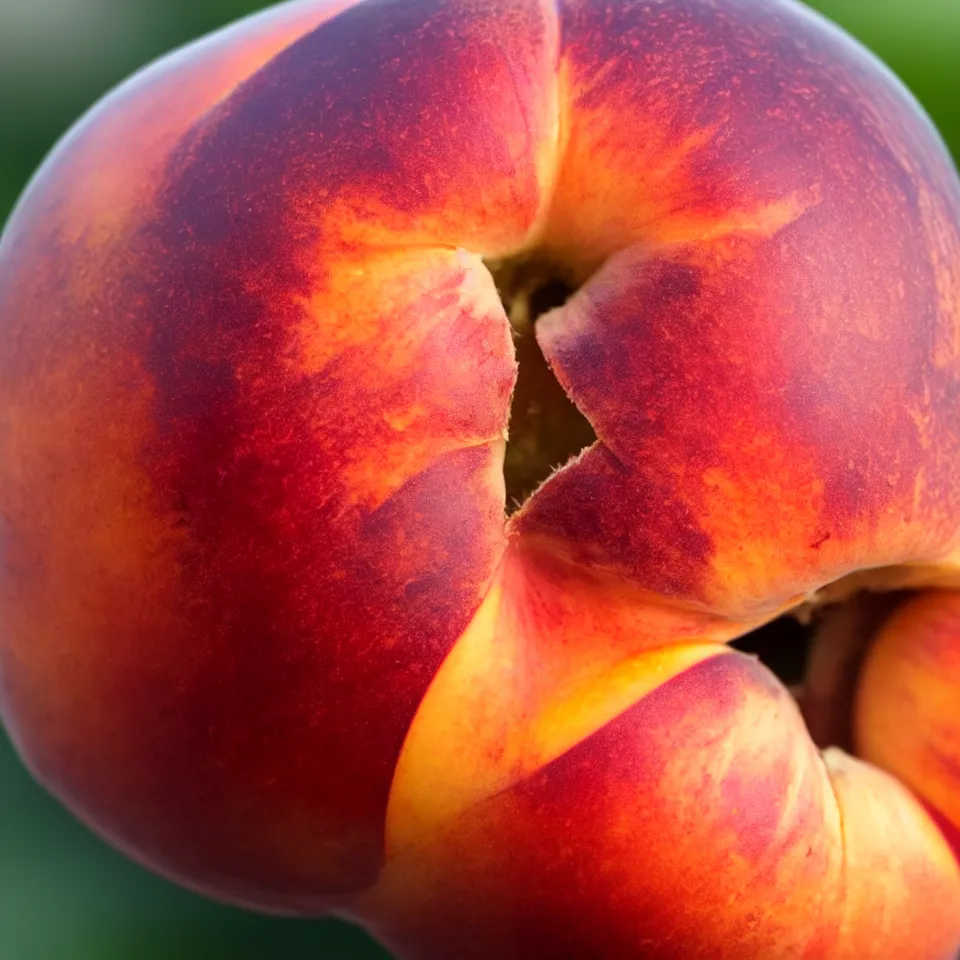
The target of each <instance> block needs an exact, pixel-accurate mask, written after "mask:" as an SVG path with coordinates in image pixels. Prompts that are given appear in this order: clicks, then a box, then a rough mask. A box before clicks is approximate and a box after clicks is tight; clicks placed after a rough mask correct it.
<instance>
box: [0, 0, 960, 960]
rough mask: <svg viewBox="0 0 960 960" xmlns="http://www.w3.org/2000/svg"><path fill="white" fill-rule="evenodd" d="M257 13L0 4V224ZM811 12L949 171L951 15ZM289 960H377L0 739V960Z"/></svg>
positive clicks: (958, 42)
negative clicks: (84, 131) (133, 834)
mask: <svg viewBox="0 0 960 960" xmlns="http://www.w3.org/2000/svg"><path fill="white" fill-rule="evenodd" d="M265 5H266V4H264V3H262V2H257V0H0V222H2V221H4V220H6V217H7V214H8V213H9V211H10V209H11V208H12V206H13V204H14V202H15V201H16V198H17V196H18V194H19V193H20V191H21V190H22V189H23V186H24V185H25V183H26V181H27V179H28V178H29V176H30V174H31V173H32V172H33V170H34V169H35V168H36V166H37V165H38V164H39V162H40V161H41V160H42V158H43V156H44V155H45V154H46V153H47V151H48V150H49V149H50V148H51V146H52V145H53V144H54V142H55V141H56V139H57V138H58V137H59V136H60V134H61V133H62V132H63V131H64V130H65V129H66V128H67V127H68V126H69V125H70V123H71V122H72V121H73V120H74V119H75V118H76V117H77V116H79V115H80V114H81V113H82V112H83V111H84V110H85V109H86V108H87V107H88V106H90V105H91V104H92V103H93V102H94V101H95V100H96V99H97V98H98V97H99V96H100V95H101V94H103V93H104V92H105V91H106V90H108V89H109V88H110V87H111V86H113V85H114V84H115V83H117V82H118V81H119V80H121V79H122V78H123V77H124V76H126V75H127V74H129V73H130V72H131V71H133V70H134V69H136V68H137V67H139V66H140V65H141V64H143V63H145V62H147V61H149V60H151V59H153V58H154V57H156V56H159V55H160V54H162V53H163V52H165V51H167V50H169V49H171V48H172V47H175V46H177V45H179V44H182V43H185V42H187V41H189V40H190V39H192V38H193V37H196V36H198V35H200V34H203V33H206V32H207V31H209V30H212V29H215V28H216V27H219V26H221V25H222V24H225V23H227V22H228V21H230V20H233V19H235V18H237V17H240V16H243V15H244V14H247V13H250V12H252V11H254V10H257V9H259V8H261V7H263V6H265ZM812 6H814V7H816V8H817V9H819V10H821V11H822V12H823V13H825V14H827V15H828V16H829V17H831V18H833V19H834V20H836V21H837V22H838V23H840V24H842V25H843V26H844V27H846V28H847V29H848V30H849V31H850V32H851V33H853V34H854V35H855V36H857V37H859V38H860V39H861V40H862V41H863V42H864V43H866V44H867V46H869V47H871V48H872V49H873V50H874V51H875V52H876V53H878V54H879V55H880V56H881V57H882V58H883V59H884V60H886V61H887V63H888V64H889V65H890V66H891V67H892V68H893V70H894V71H895V72H896V73H898V74H899V75H900V77H901V78H902V79H903V80H904V81H905V82H906V83H907V85H908V86H909V87H910V88H911V89H912V90H913V91H914V93H915V94H916V95H917V97H918V98H919V99H920V100H921V102H922V103H923V104H924V105H925V106H926V108H927V110H928V111H929V112H930V114H931V115H932V116H933V118H934V120H935V121H936V123H937V125H938V126H939V127H940V130H941V131H942V133H943V135H944V137H945V139H946V140H947V143H948V144H949V145H950V148H951V149H952V151H953V154H954V157H960V0H815V2H813V3H812ZM0 629H2V624H0ZM294 957H311V958H317V960H319V958H331V960H340V958H357V960H363V958H369V960H375V958H378V960H387V954H385V953H384V952H383V951H382V950H380V949H379V948H378V947H377V946H376V945H375V944H373V943H372V942H371V941H369V940H368V939H367V938H365V937H364V935H363V934H362V933H360V932H359V931H358V930H356V929H354V928H352V927H350V926H348V925H346V924H342V923H339V922H337V921H317V922H305V921H284V920H277V919H270V918H261V917H255V916H252V915H250V914H246V913H243V912H240V911H237V910H232V909H228V908H226V907H221V906H218V905H216V904H212V903H208V902H206V901H205V900H202V899H201V898H199V897H195V896H193V895H191V894H188V893H185V892H183V891H181V890H178V889H176V888H174V887H173V886H171V885H170V884H167V883H165V882H164V881H162V880H159V879H157V878H155V877H153V876H151V875H149V874H148V873H146V872H145V871H143V870H141V869H139V868H138V867H136V866H134V865H133V864H130V863H128V862H126V861H125V860H124V859H123V858H122V857H121V856H120V855H119V854H117V853H115V852H113V851H112V850H110V849H109V848H107V847H106V846H105V845H104V844H103V843H101V842H100V841H99V840H97V839H96V838H95V837H93V836H92V835H91V834H90V833H88V832H87V831H86V830H85V829H84V828H83V827H81V826H79V825H78V824H77V823H75V822H74V821H73V820H72V819H71V818H70V817H69V816H68V815H67V814H66V813H65V812H64V811H63V810H61V809H60V808H59V806H58V805H57V804H56V803H55V802H54V801H53V800H51V799H50V798H48V797H47V796H46V795H45V794H44V793H43V792H42V791H41V790H40V789H39V788H38V787H37V786H35V785H34V784H33V783H32V781H31V780H30V778H29V776H28V775H27V773H26V772H25V770H24V769H23V768H22V766H21V765H20V764H19V762H18V760H17V758H16V756H15V754H14V752H13V750H12V748H11V747H10V745H9V743H8V742H7V741H6V739H4V737H3V734H2V732H0V958H3V960H220V958H223V960H254V958H255V960H286V958H294Z"/></svg>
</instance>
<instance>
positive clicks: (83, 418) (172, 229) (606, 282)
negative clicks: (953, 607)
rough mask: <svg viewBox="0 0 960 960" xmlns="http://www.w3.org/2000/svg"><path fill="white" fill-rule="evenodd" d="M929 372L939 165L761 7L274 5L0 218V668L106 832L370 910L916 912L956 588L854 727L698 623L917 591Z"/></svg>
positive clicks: (49, 767)
mask: <svg viewBox="0 0 960 960" xmlns="http://www.w3.org/2000/svg"><path fill="white" fill-rule="evenodd" d="M546 278H553V279H554V280H558V281H562V283H563V284H564V285H565V286H566V287H568V288H570V289H571V290H573V291H574V292H573V293H572V295H571V296H569V297H568V298H560V299H562V300H563V302H562V303H560V304H559V305H558V306H556V307H555V308H554V309H552V310H549V311H548V312H546V313H545V314H544V315H543V316H540V317H535V316H533V315H534V314H536V313H537V312H538V311H537V310H535V309H533V308H532V307H531V303H532V297H531V288H532V286H535V285H536V283H539V282H540V281H542V280H544V279H546ZM502 301H503V302H502ZM508 312H509V317H508ZM511 321H513V324H514V326H515V327H516V328H517V329H516V331H513V330H512V328H511ZM530 326H532V327H533V334H532V335H531V333H530V332H529V327H530ZM525 331H526V332H525ZM514 332H516V334H517V335H521V334H524V335H525V336H526V337H528V338H530V337H531V336H535V338H536V340H535V342H536V344H537V345H538V349H539V352H540V353H541V354H542V357H543V358H545V360H544V362H545V364H547V365H549V371H550V372H551V375H552V376H553V377H555V378H556V380H557V381H558V382H559V384H560V386H561V387H562V390H563V392H564V394H565V395H566V397H568V398H569V401H565V402H569V404H570V409H571V410H572V409H573V405H575V408H576V409H577V410H579V411H580V413H579V414H578V416H582V417H583V418H585V420H584V421H583V423H581V424H580V426H579V427H574V425H572V424H571V423H568V422H567V421H566V420H565V419H563V418H561V420H562V422H561V421H557V422H554V421H549V422H550V424H551V429H556V430H558V431H560V433H563V431H564V430H566V429H569V430H570V431H571V436H574V435H575V436H576V437H581V438H582V437H586V436H587V434H589V436H590V438H591V441H592V442H590V445H589V446H588V447H587V448H586V449H584V450H582V451H581V452H579V453H577V455H576V456H575V457H573V458H572V459H570V460H569V461H568V462H567V463H565V464H560V463H556V462H548V461H550V457H551V456H553V455H554V450H555V448H554V447H550V446H544V442H545V438H544V437H542V436H538V435H537V429H538V423H540V424H541V425H542V423H543V422H545V421H538V420H537V419H536V416H535V415H531V418H530V419H529V420H524V419H523V418H522V417H516V416H515V417H512V416H511V398H512V397H513V396H514V395H515V393H516V395H519V394H520V392H521V390H520V388H519V387H518V386H517V382H518V381H517V377H518V370H517V354H518V352H520V351H519V350H518V347H519V344H515V343H514ZM531 342H532V341H531V339H527V340H526V341H525V343H526V345H527V347H529V345H530V343H531ZM524 349H526V347H525V348H524ZM958 373H960V182H958V178H957V174H956V171H955V169H954V167H953V165H952V163H951V161H950V159H949V157H948V155H947V153H946V150H945V148H944V147H943V145H942V143H941V142H940V140H939V138H938V137H937V135H936V132H935V130H934V129H933V127H932V126H931V124H930V122H929V120H928V119H927V118H926V117H925V115H924V114H923V112H922V111H921V109H920V108H919V106H918V105H917V104H916V103H915V102H914V101H913V99H912V98H911V97H910V95H909V94H908V93H907V92H906V91H905V90H904V89H903V88H902V87H901V86H900V85H899V83H898V82H897V81H896V80H895V78H893V77H892V75H891V74H889V73H888V72H887V71H886V70H885V69H884V68H883V67H882V66H881V65H880V64H878V63H877V62H876V61H875V60H874V59H873V58H872V57H871V56H870V55H869V54H867V53H866V52H865V51H863V50H862V49H861V48H860V47H858V46H857V45H856V44H855V43H853V42H852V41H851V40H850V39H849V38H847V37H846V36H845V35H843V34H842V33H841V32H840V31H838V30H837V29H835V28H833V27H832V26H830V25H829V24H827V23H826V22H825V21H824V20H822V19H820V18H819V17H817V16H816V15H814V14H812V13H811V12H809V11H807V10H806V9H805V8H803V7H801V6H800V5H798V4H795V3H793V2H790V0H646V2H636V0H363V2H356V3H350V2H337V3H329V2H317V0H303V2H299V3H294V4H287V5H283V6H280V7H277V8H275V9H273V10H271V11H268V12H266V13H264V14H261V15H260V16H258V17H255V18H252V19H250V20H247V21H243V22H241V23H239V24H237V25H235V26H233V27H231V28H229V29H228V30H226V31H224V32H222V33H220V34H218V35H216V36H214V37H212V38H210V39H207V40H205V41H201V42H200V43H199V44H196V45H194V46H191V47H188V48H186V49H184V50H182V51H179V52H177V53H175V54H173V55H172V56H171V57H170V58H167V59H166V60H163V61H161V62H159V63H158V64H155V65H154V66H152V67H149V68H148V69H147V70H145V71H144V72H142V73H141V74H139V75H137V76H136V77H134V78H132V79H131V80H130V81H129V82H128V83H127V84H125V85H124V86H122V87H121V88H120V89H119V90H118V91H116V92H115V93H113V94H112V95H111V96H110V97H108V98H107V99H106V100H105V101H104V102H103V103H102V104H100V105H98V106H97V107H96V108H95V109H94V110H93V111H92V112H91V113H90V114H89V115H88V116H87V117H86V118H84V119H83V120H82V121H81V122H80V123H79V125H78V126H77V127H76V128H75V129H74V130H73V131H72V132H71V133H70V134H69V135H68V136H67V137H66V138H65V139H64V141H63V142H62V143H61V144H60V145H59V147H58V148H57V149H56V151H55V152H54V153H53V155H52V156H51V157H50V158H49V159H48V161H47V162H46V164H45V165H44V166H43V168H42V169H41V170H40V172H39V173H38V175H37V176H36V178H35V179H34V181H33V183H32V184H31V186H30V187H29V189H28V190H27V192H26V194H25V196H24V198H23V199H22V201H21V203H20V205H19V206H18V208H17V210H16V211H15V213H14V215H13V216H12V218H11V220H10V222H9V223H8V224H7V226H6V229H5V231H4V234H3V238H2V240H0V547H2V549H0V623H2V625H3V632H2V634H0V710H2V713H3V718H4V721H5V723H6V725H7V728H8V729H9V731H10V733H11V735H12V737H13V739H14V741H15V743H16V745H17V747H18V748H19V750H20V752H21V754H22V755H23V757H24V759H25V760H26V762H27V763H28V764H29V766H30V767H31V769H32V770H33V771H34V772H35V774H36V775H37V777H38V778H39V779H40V780H41V781H42V782H43V783H44V784H46V785H47V786H48V787H49V789H50V790H52V791H53V792H54V793H55V794H56V795H57V796H58V797H60V798H61V799H62V800H63V801H64V802H65V803H66V804H67V805H68V806H69V807H70V808H71V809H72V810H73V811H74V812H75V813H76V814H77V815H78V816H79V817H81V818H82V819H83V820H84V821H85V822H87V823H88V824H90V825H91V826H92V827H93V828H94V829H96V830H97V831H98V832H99V833H101V834H102V835H103V836H104V837H106V838H107V839H108V840H109V841H110V842H112V843H114V844H115V845H117V846H118V847H120V848H121V849H123V850H125V851H126V852H127V853H129V854H130V855H131V856H133V857H135V858H136V859H137V860H139V861H140V862H142V863H144V864H146V865H147V866H149V867H151V868H152V869H155V870H157V871H159V872H161V873H163V874H164V875H166V876H168V877H171V878H173V879H176V880H177V881H179V882H181V883H184V884H186V885H188V886H190V887H192V888H194V889H197V890H200V891H203V892H205V893H207V894H209V895H212V896H216V897H218V898H221V899H224V900H227V901H230V902H234V903H238V904H243V905H246V906H250V907H255V908H259V909H264V910H271V911H275V912H282V913H296V914H307V915H318V914H321V913H324V912H328V911H333V912H336V913H338V914H340V915H344V916H349V917H353V918H355V919H357V920H359V921H361V922H363V923H364V924H365V925H367V926H368V928H370V929H371V930H372V931H373V932H374V933H375V934H376V935H377V936H379V937H380V938H381V939H382V940H384V942H386V943H387V944H389V945H390V946H391V947H392V948H393V949H395V950H396V951H397V952H398V954H399V955H400V956H405V957H411V958H420V957H424V958H426V957H438V958H439V957H453V958H460V957H463V958H469V957H471V956H477V957H480V956H483V957H486V956H490V955H502V956H504V957H518V958H519V957H536V956H543V957H551V958H554V957H567V956H569V957H578V958H580V957H596V958H617V960H620V958H624V957H634V956H635V957H656V958H673V957H677V958H692V957H736V958H749V957H756V958H761V960H762V958H776V957H798V958H800V957H802V958H815V957H830V958H832V957H858V958H859V957H876V958H878V960H879V958H889V957H891V956H896V957H903V958H917V960H940V958H947V957H949V956H950V955H951V951H953V950H955V949H956V948H957V947H958V946H960V865H958V862H957V857H956V855H955V851H954V850H953V849H952V848H951V845H950V840H949V837H948V834H949V833H950V827H949V823H950V822H951V821H952V822H953V823H954V824H956V821H957V802H958V800H957V798H958V793H957V790H958V788H960V785H958V784H957V782H956V778H955V777H953V776H952V774H950V772H949V770H948V769H946V768H935V765H934V762H933V760H932V759H931V758H932V757H933V756H934V754H935V753H939V754H942V753H943V752H944V750H945V747H944V744H945V743H947V744H952V743H953V739H952V738H953V736H954V731H955V729H956V711H955V710H953V709H952V706H951V704H952V702H953V700H956V699H957V698H958V697H960V691H958V689H957V683H958V682H960V678H958V677H957V676H956V675H955V671H954V672H953V673H951V672H950V668H949V666H948V665H949V664H950V663H951V661H950V656H951V654H950V651H951V650H955V647H956V640H955V634H954V633H951V632H950V631H946V632H943V631H941V632H939V633H936V640H934V639H933V637H934V633H931V632H925V628H924V627H923V624H924V623H925V622H926V621H925V620H924V619H923V617H922V616H920V614H919V613H918V619H917V621H916V623H911V622H908V620H907V619H904V618H908V614H907V613H903V614H902V615H898V614H897V612H896V611H895V612H894V614H893V618H892V619H891V620H890V621H889V623H887V624H885V625H884V626H882V627H881V628H880V632H879V636H878V639H877V641H876V645H875V647H874V648H872V649H871V651H870V653H869V654H868V655H867V661H866V663H867V666H866V668H865V673H864V675H863V677H862V680H861V686H860V692H859V695H858V699H857V709H856V712H855V716H854V718H853V721H854V732H855V734H856V741H855V742H856V745H857V750H858V752H859V753H861V754H862V757H863V758H865V760H866V761H874V762H875V763H876V764H877V766H874V765H871V764H870V763H867V762H865V760H864V759H854V758H852V757H850V756H848V755H846V754H844V753H842V752H840V751H838V750H827V751H825V752H823V753H821V752H819V751H818V749H817V748H816V747H815V745H814V743H813V741H812V739H811V737H810V733H809V731H808V730H807V728H806V727H805V725H804V723H803V719H802V717H801V714H800V712H799V711H798V709H797V707H796V705H795V703H794V701H793V700H792V699H791V698H790V697H789V695H788V694H787V692H786V691H785V689H784V688H783V687H782V685H781V684H780V683H779V682H778V681H777V680H776V678H775V677H773V676H772V674H770V673H769V671H767V670H766V668H765V667H763V666H762V665H760V664H758V663H757V662H756V661H755V660H753V659H751V658H750V657H747V656H744V655H743V654H740V653H737V652H734V651H731V650H730V649H729V648H728V647H727V646H726V643H727V642H728V641H730V640H732V639H734V638H736V637H738V636H740V635H742V634H745V633H747V632H749V631H750V630H752V629H753V628H755V627H757V626H759V625H761V624H763V623H765V622H767V621H769V620H771V619H773V618H775V617H777V616H779V615H781V614H782V613H784V612H787V611H790V610H793V609H795V608H797V607H799V606H802V605H805V604H811V603H812V604H815V603H818V602H821V601H824V600H830V601H834V600H837V601H839V600H843V599H844V598H846V597H848V596H849V595H850V594H851V593H853V592H854V591H856V590H858V589H860V588H864V587H866V588H869V589H874V590H876V589H881V588H882V589H900V588H910V589H915V590H930V591H932V592H931V593H930V596H932V597H935V598H936V597H939V598H949V597H954V596H955V594H952V593H951V592H950V590H951V588H956V587H958V586H960V482H958V480H957V477H958V476H960V473H958V466H960V420H958V414H957V399H958V395H960V393H958ZM524 375H525V372H524V368H523V366H521V368H520V370H519V377H520V379H521V381H522V380H523V377H524ZM534 406H535V405H534ZM531 409H532V408H531ZM528 412H529V411H528ZM516 413H517V411H516V409H515V410H514V414H516ZM571 416H572V414H571ZM564 417H567V414H564ZM546 439H549V438H546ZM554 439H556V438H554ZM561 439H567V438H563V437H561ZM508 444H509V445H510V448H511V449H512V450H513V451H515V452H516V451H520V452H521V454H522V456H520V459H521V460H523V459H524V458H526V459H527V460H528V461H529V464H532V465H533V466H534V467H544V466H546V467H561V468H560V469H556V470H554V471H553V472H552V474H551V475H550V476H549V478H548V479H546V481H545V482H543V483H542V484H540V485H537V484H534V486H535V487H536V489H534V490H530V489H524V490H522V491H521V496H520V497H518V498H517V499H522V503H521V504H520V505H519V508H518V509H517V510H516V511H514V512H512V513H511V514H510V515H509V516H507V510H506V509H505V508H506V507H507V506H508V504H509V503H510V499H511V497H512V496H513V495H514V494H515V493H516V490H514V489H513V482H512V481H511V480H510V479H509V478H508V479H505V477H504V463H505V458H507V463H508V468H509V464H510V460H509V458H508V457H507V450H508ZM561 446H562V444H561ZM547 450H549V451H550V453H549V454H548V453H547V452H545V451H547ZM570 452H571V453H576V452H577V451H576V450H572V451H570ZM541 460H543V461H544V462H543V463H541V462H540V461H541ZM529 464H528V465H529ZM545 472H549V471H545ZM508 473H509V469H508ZM534 477H536V470H531V471H530V472H529V475H526V474H525V478H524V483H525V484H528V483H529V481H530V479H531V478H534ZM527 494H529V495H527ZM914 602H915V603H916V604H918V605H922V604H925V603H927V602H931V603H933V602H936V603H938V604H939V603H940V602H941V601H940V600H937V601H928V600H927V599H926V596H923V597H921V598H920V599H919V600H916V601H914ZM944 602H946V601H944ZM950 602H952V601H950ZM904 609H905V610H913V609H916V610H918V611H921V612H922V610H921V606H918V607H916V608H913V607H905V608H904ZM922 609H925V608H922ZM938 609H939V607H938ZM898 616H899V617H900V618H899V619H898ZM938 629H939V628H938ZM911 658H913V659H911ZM917 658H919V659H917ZM923 658H927V659H923ZM908 662H909V663H911V664H912V665H913V666H911V668H910V670H909V671H907V670H903V669H901V668H900V667H901V665H902V664H904V663H908ZM951 695H953V699H951ZM928 697H929V699H926V698H928ZM898 705H899V706H898ZM898 710H900V711H901V713H899V714H898V712H897V711H898ZM898 716H901V717H902V719H903V724H904V728H903V729H902V730H896V729H894V728H895V727H896V726H897V719H896V718H897V717H898ZM881 768H882V769H881ZM885 771H886V772H885ZM896 777H899V778H900V779H896ZM912 791H915V792H912Z"/></svg>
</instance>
